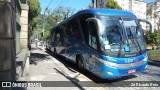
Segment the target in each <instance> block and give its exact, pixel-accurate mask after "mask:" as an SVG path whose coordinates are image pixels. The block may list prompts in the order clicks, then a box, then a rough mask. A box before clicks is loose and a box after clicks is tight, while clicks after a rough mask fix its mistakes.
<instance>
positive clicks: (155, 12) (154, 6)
mask: <svg viewBox="0 0 160 90" xmlns="http://www.w3.org/2000/svg"><path fill="white" fill-rule="evenodd" d="M158 2H160V0H155V1H154V2H152V3H150V4H149V5H148V8H147V12H146V14H147V16H150V17H151V18H154V19H156V20H157V21H158V22H157V26H158V29H160V15H159V8H160V6H159V5H158Z"/></svg>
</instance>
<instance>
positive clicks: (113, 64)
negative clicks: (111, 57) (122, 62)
mask: <svg viewBox="0 0 160 90" xmlns="http://www.w3.org/2000/svg"><path fill="white" fill-rule="evenodd" d="M97 60H98V61H100V62H101V63H103V64H105V65H106V66H110V67H116V66H117V63H113V62H109V61H105V60H102V59H101V58H97Z"/></svg>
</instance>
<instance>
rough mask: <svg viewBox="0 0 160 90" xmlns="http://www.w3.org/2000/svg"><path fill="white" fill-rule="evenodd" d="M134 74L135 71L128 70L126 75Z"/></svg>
mask: <svg viewBox="0 0 160 90" xmlns="http://www.w3.org/2000/svg"><path fill="white" fill-rule="evenodd" d="M135 72H136V69H132V70H128V74H132V73H135Z"/></svg>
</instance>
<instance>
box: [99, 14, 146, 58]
mask: <svg viewBox="0 0 160 90" xmlns="http://www.w3.org/2000/svg"><path fill="white" fill-rule="evenodd" d="M97 18H98V19H99V20H100V21H101V22H102V25H103V29H101V30H100V31H99V32H100V34H99V35H100V36H99V37H100V45H101V51H102V52H104V53H106V54H107V55H108V56H112V57H132V56H136V55H140V54H141V53H142V52H143V51H145V43H144V38H143V31H142V29H141V27H140V25H138V22H137V20H136V18H135V17H133V16H128V17H126V16H125V17H120V16H97Z"/></svg>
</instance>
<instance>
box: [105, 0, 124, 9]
mask: <svg viewBox="0 0 160 90" xmlns="http://www.w3.org/2000/svg"><path fill="white" fill-rule="evenodd" d="M105 8H111V9H119V10H122V8H121V7H120V6H119V5H118V3H117V2H116V1H115V0H108V2H107V4H106V5H105Z"/></svg>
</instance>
